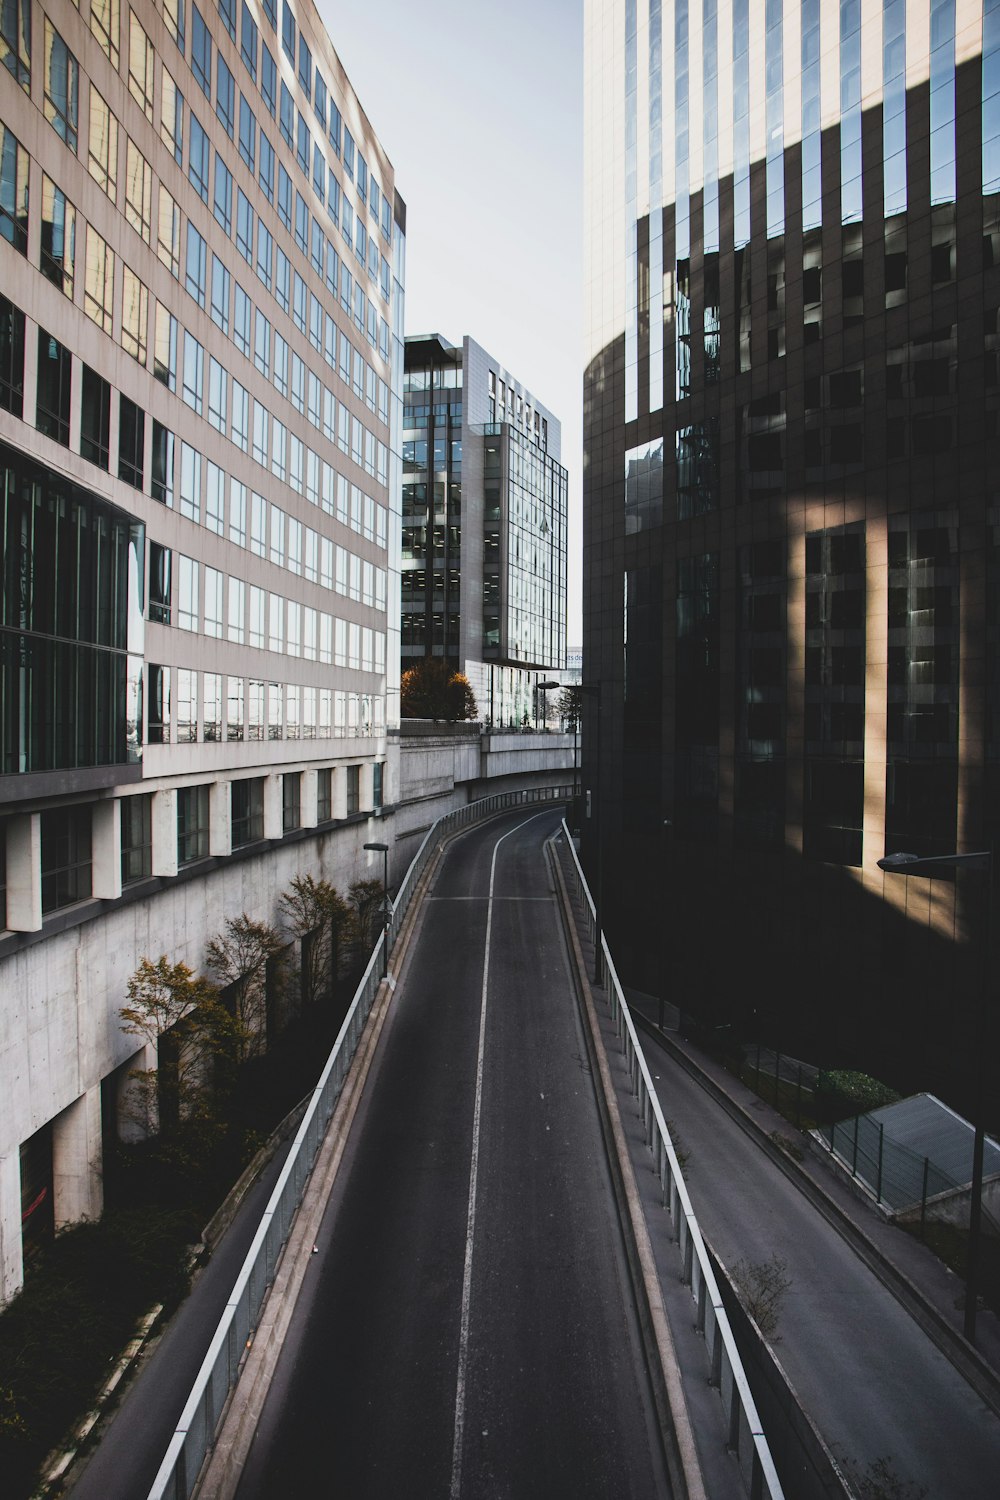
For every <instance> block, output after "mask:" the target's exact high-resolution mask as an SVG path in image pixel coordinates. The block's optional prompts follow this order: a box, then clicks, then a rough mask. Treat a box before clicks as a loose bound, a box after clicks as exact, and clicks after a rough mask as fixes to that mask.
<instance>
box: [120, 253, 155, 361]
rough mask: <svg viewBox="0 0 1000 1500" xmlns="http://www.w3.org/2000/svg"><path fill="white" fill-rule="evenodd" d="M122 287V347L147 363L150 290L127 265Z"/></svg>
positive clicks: (127, 352) (134, 357)
mask: <svg viewBox="0 0 1000 1500" xmlns="http://www.w3.org/2000/svg"><path fill="white" fill-rule="evenodd" d="M123 282H124V284H123V288H122V348H123V349H124V350H125V353H126V354H131V356H132V358H133V359H137V360H138V361H139V363H140V364H141V365H145V363H146V354H147V345H146V340H147V338H148V331H147V330H148V328H149V292H148V291H147V290H146V288H145V287H144V286H143V284H142V282H141V281H140V280H139V278H138V276H137V275H136V274H135V272H134V271H133V270H132V268H131V267H130V266H126V267H125V275H124V278H123Z"/></svg>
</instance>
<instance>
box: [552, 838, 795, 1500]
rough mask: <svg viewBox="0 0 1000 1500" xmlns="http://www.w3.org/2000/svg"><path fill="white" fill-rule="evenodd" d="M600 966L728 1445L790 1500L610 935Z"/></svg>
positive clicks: (778, 1498) (760, 1481)
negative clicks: (663, 1109)
mask: <svg viewBox="0 0 1000 1500" xmlns="http://www.w3.org/2000/svg"><path fill="white" fill-rule="evenodd" d="M563 835H564V837H565V839H566V844H567V847H568V848H569V851H570V854H571V855H572V861H573V867H574V871H575V876H576V881H577V892H578V895H579V897H580V899H581V901H582V903H583V907H584V911H585V912H586V913H587V920H588V923H589V928H590V937H591V941H592V942H593V944H594V947H595V950H596V949H597V941H598V937H597V918H596V914H595V911H594V903H593V900H592V898H591V895H590V891H589V889H588V887H587V882H586V879H585V878H584V874H583V871H582V869H581V868H580V861H579V859H578V858H577V854H576V848H575V846H574V844H573V840H572V839H571V837H570V834H569V829H568V828H567V827H566V824H565V822H564V823H563ZM599 964H600V971H601V975H602V983H603V984H604V986H605V988H606V989H607V992H608V998H609V1003H610V1007H611V1016H612V1019H613V1021H614V1023H615V1029H616V1031H617V1033H618V1040H619V1043H620V1045H621V1048H622V1052H623V1053H624V1055H625V1060H626V1063H627V1065H628V1071H629V1078H630V1080H631V1084H632V1090H633V1093H634V1094H635V1097H636V1099H637V1101H638V1104H639V1110H640V1113H641V1115H642V1121H643V1127H644V1130H645V1136H646V1144H647V1145H648V1146H649V1148H650V1151H651V1152H652V1154H653V1158H654V1162H655V1170H656V1173H657V1176H658V1178H659V1181H660V1184H661V1187H662V1189H663V1203H664V1207H665V1208H666V1209H667V1211H668V1212H669V1214H670V1218H671V1221H672V1222H673V1226H674V1230H675V1234H676V1239H677V1247H678V1250H679V1252H680V1257H681V1266H682V1271H681V1275H682V1280H683V1282H684V1284H685V1285H686V1286H688V1287H690V1289H691V1297H692V1300H693V1302H694V1304H695V1309H696V1311H695V1324H696V1327H697V1328H698V1331H699V1332H700V1333H701V1334H702V1335H703V1336H704V1339H705V1351H706V1355H707V1359H708V1381H709V1384H710V1385H712V1386H714V1387H715V1388H716V1389H717V1390H718V1392H719V1397H720V1399H721V1402H722V1413H723V1422H724V1425H725V1429H726V1442H727V1444H728V1446H729V1447H730V1449H732V1451H733V1452H734V1453H735V1455H736V1458H737V1460H738V1462H739V1465H740V1472H741V1474H742V1476H743V1481H744V1484H745V1485H746V1488H747V1492H748V1493H749V1494H750V1496H751V1497H752V1500H758V1497H759V1500H764V1497H767V1500H782V1496H783V1491H782V1488H781V1483H780V1481H779V1479H778V1475H777V1471H776V1469H775V1467H774V1460H773V1459H772V1457H771V1451H770V1448H769V1447H768V1442H767V1438H766V1437H765V1436H764V1432H763V1429H762V1427H761V1422H760V1418H759V1416H758V1414H757V1407H756V1404H755V1402H754V1399H753V1395H752V1393H751V1391H750V1386H749V1383H748V1381H747V1377H746V1373H745V1371H744V1369H743V1362H742V1360H741V1359H740V1356H739V1352H738V1350H737V1348H736V1341H735V1339H734V1337H733V1331H732V1328H731V1326H730V1323H729V1317H728V1315H727V1313H726V1310H725V1307H724V1306H723V1303H722V1297H721V1294H720V1292H719V1287H718V1283H717V1281H716V1278H715V1272H714V1271H713V1269H712V1265H711V1261H710V1259H709V1255H708V1251H707V1249H706V1247H705V1242H704V1241H703V1239H702V1237H701V1230H700V1229H699V1228H698V1221H697V1219H696V1218H695V1214H694V1209H693V1208H692V1207H691V1200H690V1198H689V1197H688V1192H687V1187H686V1185H685V1183H684V1179H683V1176H682V1175H681V1169H680V1164H679V1162H678V1160H677V1154H676V1152H675V1150H674V1145H673V1142H672V1140H671V1139H670V1132H669V1130H668V1129H667V1125H666V1121H665V1120H664V1118H663V1112H662V1110H661V1108H660V1101H659V1099H658V1098H657V1096H656V1089H655V1087H654V1086H653V1080H652V1078H651V1077H650V1073H649V1068H648V1067H647V1064H646V1058H645V1056H644V1054H643V1051H642V1047H641V1046H640V1044H639V1038H638V1036H637V1034H636V1029H635V1023H634V1021H633V1020H632V1014H631V1011H630V1010H629V1007H628V1003H627V1001H626V999H625V996H624V993H623V991H622V987H621V983H620V982H619V979H618V974H617V972H616V970H615V966H614V961H613V959H612V957H611V953H610V951H609V949H608V945H607V941H606V939H605V937H604V934H603V932H602V933H601V936H600V953H599Z"/></svg>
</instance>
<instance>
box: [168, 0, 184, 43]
mask: <svg viewBox="0 0 1000 1500" xmlns="http://www.w3.org/2000/svg"><path fill="white" fill-rule="evenodd" d="M163 19H164V21H165V22H166V23H167V31H168V32H169V33H170V35H171V36H172V37H173V39H174V41H175V42H176V43H177V47H178V50H179V51H180V54H181V56H182V57H183V56H184V0H163Z"/></svg>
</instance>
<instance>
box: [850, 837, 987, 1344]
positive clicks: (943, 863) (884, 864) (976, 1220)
mask: <svg viewBox="0 0 1000 1500" xmlns="http://www.w3.org/2000/svg"><path fill="white" fill-rule="evenodd" d="M878 866H879V869H880V870H884V871H885V872H886V874H887V875H940V874H942V873H943V872H944V871H945V870H954V869H966V870H976V871H978V872H979V873H980V874H984V875H985V876H986V879H985V881H984V882H983V911H982V916H981V918H980V933H979V945H980V953H981V970H982V971H981V975H980V984H979V1002H978V1005H977V1008H976V1029H975V1038H974V1041H975V1049H976V1057H975V1066H976V1087H975V1094H974V1096H973V1113H974V1116H975V1118H974V1120H973V1143H972V1182H971V1183H970V1186H969V1193H970V1197H969V1249H968V1254H967V1256H966V1261H965V1319H964V1325H963V1332H964V1334H965V1337H966V1338H967V1339H968V1340H969V1343H970V1344H975V1342H976V1311H977V1303H978V1301H979V1251H980V1243H981V1239H982V1222H983V1146H984V1140H985V1135H986V1124H985V1120H984V1118H983V1116H984V1112H985V1106H986V1051H987V1015H988V1012H987V1005H988V1002H989V990H990V972H991V964H992V951H993V851H992V849H979V850H977V851H975V852H974V853H972V854H941V855H938V856H937V857H934V856H932V857H930V858H927V859H922V858H921V857H920V856H919V855H917V854H888V855H886V857H885V859H880V860H879V861H878Z"/></svg>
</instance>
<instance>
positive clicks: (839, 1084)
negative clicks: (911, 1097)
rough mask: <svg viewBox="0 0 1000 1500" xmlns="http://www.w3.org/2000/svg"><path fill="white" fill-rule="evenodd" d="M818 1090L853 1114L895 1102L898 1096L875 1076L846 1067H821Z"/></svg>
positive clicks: (859, 1113)
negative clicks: (852, 1070)
mask: <svg viewBox="0 0 1000 1500" xmlns="http://www.w3.org/2000/svg"><path fill="white" fill-rule="evenodd" d="M818 1092H819V1093H820V1094H825V1095H827V1096H829V1097H830V1098H831V1099H833V1100H835V1101H836V1102H837V1103H838V1104H841V1105H843V1107H844V1108H845V1109H846V1110H848V1111H849V1112H850V1113H851V1114H855V1115H863V1114H867V1113H868V1111H869V1110H872V1109H880V1108H881V1107H882V1105H883V1104H895V1102H896V1100H897V1099H898V1098H899V1097H900V1095H899V1094H897V1092H896V1090H895V1089H891V1088H889V1086H888V1085H887V1084H884V1083H880V1082H879V1081H878V1079H877V1078H871V1077H870V1076H869V1075H868V1074H867V1073H854V1072H851V1071H850V1070H849V1069H846V1068H832V1069H830V1070H825V1069H822V1068H821V1069H820V1074H819V1086H818Z"/></svg>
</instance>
